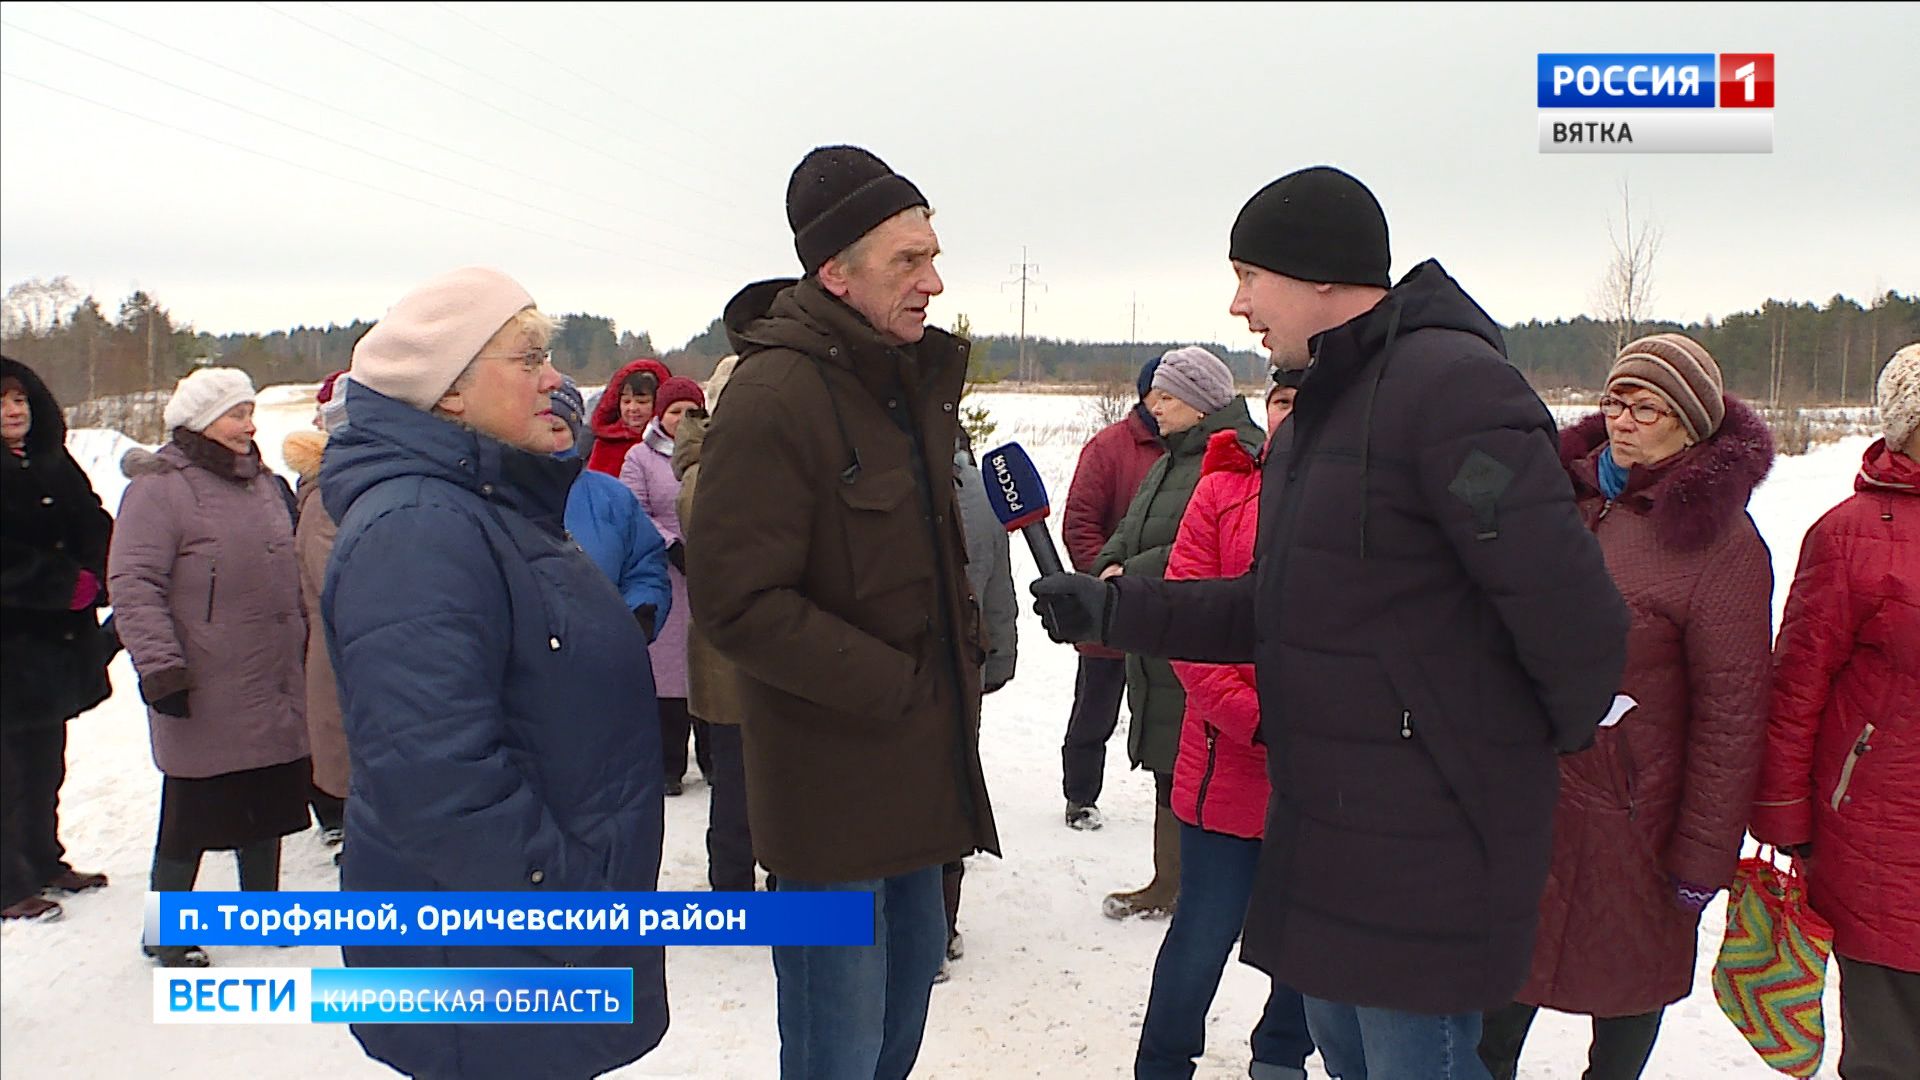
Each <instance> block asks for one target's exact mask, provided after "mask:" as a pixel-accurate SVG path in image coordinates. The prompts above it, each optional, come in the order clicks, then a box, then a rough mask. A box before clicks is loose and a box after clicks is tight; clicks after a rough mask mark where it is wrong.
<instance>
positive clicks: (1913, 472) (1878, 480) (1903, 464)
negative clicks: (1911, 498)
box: [1853, 439, 1920, 495]
mask: <svg viewBox="0 0 1920 1080" xmlns="http://www.w3.org/2000/svg"><path fill="white" fill-rule="evenodd" d="M1853 489H1854V490H1855V491H1876V492H1893V493H1896V494H1903V495H1920V461H1915V460H1913V459H1912V458H1910V457H1908V456H1907V455H1905V454H1902V453H1900V452H1898V451H1896V450H1894V449H1892V448H1891V447H1889V446H1887V440H1885V439H1875V440H1874V441H1873V445H1872V446H1869V447H1867V453H1866V457H1865V459H1864V460H1862V461H1861V462H1860V474H1859V475H1858V476H1856V477H1854V478H1853Z"/></svg>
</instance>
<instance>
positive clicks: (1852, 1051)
mask: <svg viewBox="0 0 1920 1080" xmlns="http://www.w3.org/2000/svg"><path fill="white" fill-rule="evenodd" d="M1879 391H1880V394H1879V396H1880V413H1881V417H1882V419H1883V420H1884V421H1885V422H1886V437H1885V438H1883V439H1880V440H1878V441H1876V442H1875V443H1874V444H1873V445H1872V446H1869V447H1868V448H1867V454H1866V460H1865V461H1864V462H1863V463H1862V464H1861V466H1860V473H1859V475H1858V476H1857V477H1856V478H1855V479H1854V482H1853V487H1854V494H1853V496H1852V497H1851V498H1849V499H1847V500H1846V501H1845V502H1843V503H1841V504H1840V505H1839V506H1836V507H1834V508H1833V509H1832V510H1829V511H1828V512H1827V514H1826V516H1824V517H1822V518H1821V519H1820V520H1819V521H1818V522H1816V523H1814V526H1813V528H1812V529H1810V530H1808V532H1807V539H1806V541H1805V542H1804V543H1803V544H1801V545H1800V568H1799V571H1798V572H1797V573H1795V574H1794V578H1793V591H1792V592H1791V593H1789V594H1788V596H1787V613H1786V617H1785V618H1784V619H1783V620H1782V621H1781V623H1780V638H1779V640H1778V641H1776V642H1775V643H1774V651H1773V719H1772V722H1771V724H1770V725H1769V726H1768V729H1767V756H1766V763H1765V765H1764V766H1763V767H1762V769H1761V771H1760V791H1759V793H1758V794H1757V795H1756V797H1755V800H1754V808H1753V822H1752V823H1751V824H1750V825H1748V829H1749V830H1751V831H1752V833H1753V835H1754V838H1755V839H1756V840H1759V841H1761V842H1762V843H1767V844H1775V845H1778V846H1780V847H1788V846H1792V847H1794V848H1795V849H1797V850H1798V851H1799V852H1800V853H1801V854H1802V855H1803V856H1804V857H1805V859H1806V862H1805V866H1806V868H1807V876H1808V879H1809V888H1810V889H1811V899H1812V902H1813V908H1814V910H1815V911H1818V912H1819V913H1820V914H1821V915H1823V916H1825V918H1826V919H1827V921H1828V922H1830V923H1832V924H1833V955H1834V958H1835V959H1836V960H1838V961H1839V964H1840V1024H1841V1027H1842V1028H1843V1029H1844V1033H1845V1034H1844V1037H1843V1038H1842V1040H1841V1045H1840V1075H1841V1077H1843V1078H1844V1080H1887V1078H1891V1077H1901V1076H1912V1075H1913V1070H1914V1067H1915V1066H1914V1063H1915V1062H1920V460H1916V459H1920V343H1915V344H1913V345H1908V346H1907V347H1906V348H1904V349H1901V350H1900V351H1899V352H1897V353H1895V354H1894V356H1893V359H1892V360H1891V361H1890V362H1888V364H1887V367H1886V370H1885V371H1883V372H1882V373H1881V375H1880V386H1879ZM1800 845H1807V846H1806V847H1804V848H1803V847H1801V846H1800Z"/></svg>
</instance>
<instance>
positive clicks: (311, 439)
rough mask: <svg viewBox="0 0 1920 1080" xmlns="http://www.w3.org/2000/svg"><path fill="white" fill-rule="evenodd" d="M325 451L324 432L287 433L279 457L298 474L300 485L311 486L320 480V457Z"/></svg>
mask: <svg viewBox="0 0 1920 1080" xmlns="http://www.w3.org/2000/svg"><path fill="white" fill-rule="evenodd" d="M326 449H327V435H326V432H323V431H293V432H288V433H287V439H286V441H285V442H283V443H281V444H280V457H281V458H282V459H283V460H285V461H286V463H287V467H288V468H290V469H292V470H293V471H294V472H297V473H299V474H300V481H301V483H305V484H311V483H313V482H314V481H315V480H318V479H319V478H320V457H321V455H322V454H324V453H325V452H326Z"/></svg>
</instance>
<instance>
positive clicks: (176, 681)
mask: <svg viewBox="0 0 1920 1080" xmlns="http://www.w3.org/2000/svg"><path fill="white" fill-rule="evenodd" d="M192 682H193V679H192V678H191V677H190V676H189V675H188V674H187V669H185V668H167V669H165V670H163V671H156V672H153V673H151V674H149V675H146V676H144V677H142V678H141V680H140V700H141V701H144V702H146V703H147V704H148V705H151V706H153V711H154V712H157V713H160V714H161V715H163V716H173V717H178V718H180V719H183V720H184V719H185V718H186V716H187V688H188V687H189V686H190V685H191V684H192Z"/></svg>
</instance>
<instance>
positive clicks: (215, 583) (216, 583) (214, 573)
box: [207, 562, 220, 622]
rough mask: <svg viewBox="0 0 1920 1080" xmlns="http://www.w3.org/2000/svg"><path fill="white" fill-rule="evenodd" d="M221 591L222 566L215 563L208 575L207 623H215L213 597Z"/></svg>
mask: <svg viewBox="0 0 1920 1080" xmlns="http://www.w3.org/2000/svg"><path fill="white" fill-rule="evenodd" d="M219 591H220V564H219V563H217V562H216V563H214V564H213V569H212V570H211V571H209V572H208V574H207V621H208V622H212V621H213V595H214V594H215V593H217V592H219Z"/></svg>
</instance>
